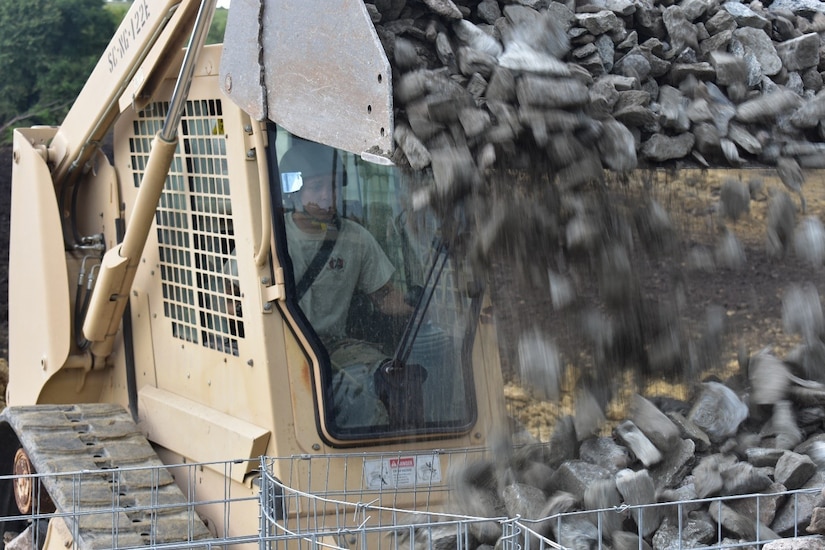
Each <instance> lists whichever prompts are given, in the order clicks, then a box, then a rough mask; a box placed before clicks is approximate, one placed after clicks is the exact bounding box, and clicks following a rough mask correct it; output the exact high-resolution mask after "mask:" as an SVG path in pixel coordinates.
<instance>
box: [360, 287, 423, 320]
mask: <svg viewBox="0 0 825 550" xmlns="http://www.w3.org/2000/svg"><path fill="white" fill-rule="evenodd" d="M404 298H405V297H404V293H403V292H401V291H400V290H398V289H397V288H395V286H393V284H392V283H387V284H385V285H384V286H382V287H381V288H379V289H378V290H376V291H375V292H373V293H372V294H370V299H371V300H372V301H373V303H374V304H375V305H376V307H378V309H379V310H381V313H384V314H385V315H403V316H409V315H411V314H412V312H413V308H412V307H410V305H409V304H408V303H407V302H406V300H405V299H404Z"/></svg>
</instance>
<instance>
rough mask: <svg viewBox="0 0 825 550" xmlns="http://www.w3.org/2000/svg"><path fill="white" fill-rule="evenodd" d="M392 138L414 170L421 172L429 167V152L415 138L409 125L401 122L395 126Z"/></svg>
mask: <svg viewBox="0 0 825 550" xmlns="http://www.w3.org/2000/svg"><path fill="white" fill-rule="evenodd" d="M393 138H394V139H395V142H396V143H397V144H398V146H399V147H400V148H401V150H402V151H403V152H404V155H405V156H406V157H407V161H408V162H409V163H410V167H412V168H413V169H414V170H423V169H424V168H426V167H427V166H429V165H430V160H431V158H430V152H429V151H428V150H427V148H426V147H425V146H424V144H423V143H421V140H420V139H418V138H417V137H416V135H415V134H414V133H413V131H412V129H411V128H410V126H409V124H406V123H403V122H400V123H398V124H396V126H395V130H394V132H393Z"/></svg>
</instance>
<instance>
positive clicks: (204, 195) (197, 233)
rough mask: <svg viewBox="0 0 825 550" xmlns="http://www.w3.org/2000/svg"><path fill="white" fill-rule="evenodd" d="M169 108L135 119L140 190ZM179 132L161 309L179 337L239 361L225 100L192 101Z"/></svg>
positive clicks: (162, 222) (163, 223) (162, 236)
mask: <svg viewBox="0 0 825 550" xmlns="http://www.w3.org/2000/svg"><path fill="white" fill-rule="evenodd" d="M168 108H169V104H168V103H166V102H158V103H153V104H151V105H149V106H148V107H147V108H146V109H144V110H143V111H141V112H140V113H139V114H138V116H137V118H136V119H135V120H134V121H133V136H132V137H131V138H130V139H129V149H130V163H131V168H132V173H133V180H134V185H135V186H136V187H138V186H139V185H140V181H141V179H142V177H143V173H144V171H145V168H146V163H147V162H148V158H149V151H150V148H151V143H152V140H153V139H154V137H155V135H156V134H157V132H158V131H159V130H160V128H161V126H162V125H163V120H164V118H165V117H166V112H167V110H168ZM178 133H179V136H180V141H179V144H178V148H177V150H176V152H175V157H174V160H173V161H172V166H171V168H170V170H169V174H168V176H167V178H166V184H165V187H164V191H163V195H162V196H161V200H160V204H159V205H158V210H157V214H156V222H157V232H158V247H159V256H160V275H161V281H162V290H163V312H164V315H165V316H166V317H167V318H168V319H170V320H171V328H172V334H173V336H174V337H176V338H179V339H181V340H185V341H187V342H192V343H196V344H197V343H199V344H201V345H203V346H204V347H208V348H211V349H215V350H217V351H220V352H223V353H226V354H230V355H236V356H237V355H238V341H239V340H240V339H242V338H243V337H244V324H243V318H242V311H241V302H240V296H241V293H240V288H239V285H238V276H237V261H236V259H235V238H234V231H233V227H232V217H231V215H232V209H231V204H230V197H229V171H228V168H227V163H226V139H225V136H224V130H223V119H222V110H221V102H220V100H216V99H210V100H193V101H187V103H186V108H185V111H184V114H183V117H182V119H181V122H180V127H179V128H178Z"/></svg>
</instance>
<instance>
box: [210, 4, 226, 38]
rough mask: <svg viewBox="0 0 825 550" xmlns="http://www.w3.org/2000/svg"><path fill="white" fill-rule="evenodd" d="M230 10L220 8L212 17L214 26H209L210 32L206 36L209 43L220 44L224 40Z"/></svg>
mask: <svg viewBox="0 0 825 550" xmlns="http://www.w3.org/2000/svg"><path fill="white" fill-rule="evenodd" d="M228 14H229V10H227V9H224V8H218V9H216V10H215V16H214V17H213V18H212V26H211V27H209V34H208V35H207V36H206V43H207V44H220V43H222V42H223V33H224V31H225V30H226V17H227V15H228Z"/></svg>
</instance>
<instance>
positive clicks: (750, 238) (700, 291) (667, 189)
mask: <svg viewBox="0 0 825 550" xmlns="http://www.w3.org/2000/svg"><path fill="white" fill-rule="evenodd" d="M731 177H733V178H741V179H742V181H744V182H748V181H750V180H752V179H759V180H761V181H763V182H764V189H763V191H762V192H761V193H760V194H759V195H758V200H752V201H751V202H750V212H749V213H748V214H747V215H746V216H745V217H744V218H740V219H739V220H738V221H737V222H736V223H735V224H734V223H731V222H728V223H727V224H726V225H727V227H728V228H729V229H730V230H732V231H733V232H734V234H735V235H736V236H737V237H738V239H739V240H740V242H741V243H742V245H743V247H744V249H745V255H746V258H747V261H746V263H745V265H744V266H743V267H742V268H741V269H739V270H733V269H725V268H717V269H715V270H713V271H711V272H707V271H701V270H696V269H691V268H689V262H688V255H689V253H690V251H691V250H694V249H697V248H698V247H703V246H704V247H708V248H711V249H712V247H713V246H714V245H715V243H716V242H718V240H719V238H720V226H719V216H718V205H719V191H720V188H721V185H722V183H723V181H724V180H725V179H727V178H731ZM655 180H656V181H654V182H653V183H652V184H651V185H650V186H649V189H648V191H640V189H641V186H636V187H635V189H633V190H630V191H628V193H633V197H634V198H636V197H641V196H646V195H647V193H649V196H652V197H653V198H655V199H656V200H657V201H658V202H659V203H660V204H662V206H664V207H665V208H666V209H667V210H668V212H669V214H670V216H671V218H672V220H673V222H674V224H675V226H676V227H677V229H678V230H679V231H680V233H681V239H680V242H679V244H678V245H677V246H676V249H675V251H674V254H672V255H668V256H667V257H662V258H650V257H645V255H644V254H640V255H639V256H640V257H641V258H642V261H641V262H640V263H639V264H637V265H635V266H634V267H635V269H636V272H637V273H638V275H639V277H640V279H641V287H642V289H643V291H642V292H643V295H644V297H645V298H647V299H649V300H651V301H652V302H654V303H665V302H669V303H674V302H676V301H677V299H676V297H677V292H676V288H677V287H678V288H681V294H679V295H678V296H679V297H680V300H679V301H678V303H679V304H680V305H679V316H680V318H681V319H682V320H683V321H684V322H685V323H686V324H687V325H688V326H689V327H691V328H692V330H693V331H694V332H696V331H698V330H701V329H702V327H703V326H704V325H705V320H706V315H707V311H708V309H709V308H710V307H714V306H718V307H721V308H723V310H724V313H725V316H724V317H725V331H724V335H725V336H724V343H723V347H722V350H721V357H720V359H719V361H718V362H717V363H716V364H715V365H709V367H711V368H710V369H709V370H707V371H704V372H703V373H701V375H700V376H699V377H698V378H696V379H683V382H684V383H682V384H678V385H674V384H672V383H671V382H670V381H669V380H665V379H664V378H663V377H659V378H657V377H656V376H652V377H650V378H648V379H646V380H645V381H644V383H643V384H642V387H639V386H638V385H637V384H628V379H627V378H626V377H623V378H622V380H621V381H619V380H610V381H606V382H607V383H608V384H610V385H615V386H620V385H625V389H624V392H625V395H627V393H626V392H627V391H641V392H642V393H643V394H644V395H648V396H649V395H668V396H673V397H679V398H684V399H687V398H689V397H690V395H691V390H692V389H694V388H695V386H696V383H697V382H699V381H700V380H701V378H702V377H706V376H708V375H717V376H719V377H721V378H726V377H727V376H730V375H731V374H735V373H737V372H739V370H740V369H739V361H738V358H739V355H740V354H743V353H744V354H747V355H750V354H753V353H755V352H757V351H759V350H761V349H763V348H765V347H771V348H772V350H773V352H774V353H776V354H777V356H779V357H784V356H785V355H786V354H787V353H788V352H789V351H791V350H792V349H793V348H794V347H795V346H796V345H797V344H798V343H799V339H798V337H796V336H793V335H789V334H786V333H785V332H784V331H783V326H782V297H783V295H784V293H785V292H786V290H787V289H788V288H789V287H790V286H791V285H795V284H796V285H801V284H804V283H812V284H814V285H815V286H816V288H817V289H818V291H819V294H820V296H823V295H825V277H823V274H824V273H825V272H823V269H825V267H822V266H820V267H819V268H815V267H813V266H812V265H811V264H810V263H808V262H806V261H804V260H802V259H800V258H799V257H797V256H796V254H795V253H794V252H793V251H790V252H789V253H788V254H787V255H786V256H785V257H784V258H782V259H775V258H771V257H770V256H769V255H768V253H767V251H766V244H765V243H766V214H767V205H768V201H767V198H768V195H769V194H770V193H771V192H772V191H771V189H775V190H782V189H784V187H783V185H782V183H781V181H780V180H779V179H778V178H777V177H776V173H775V171H774V170H773V169H758V170H757V169H752V170H747V171H738V172H732V171H701V170H682V171H676V172H665V171H659V172H658V173H657V176H656V178H655ZM803 189H804V195H805V199H806V202H807V209H806V215H808V216H817V217H818V218H819V219H820V220H822V219H825V172H823V171H817V172H813V173H808V174H807V175H806V182H805V186H804V188H803ZM621 195H622V193H621V192H619V196H620V198H621ZM624 198H627V197H624ZM792 198H793V201H794V204H795V205H796V206H797V222H798V221H799V220H801V219H802V217H803V214H802V213H801V211H800V209H799V205H800V203H799V198H798V197H797V196H796V195H793V194H792ZM595 277H596V274H595V273H593V279H595ZM525 279H531V280H525ZM494 280H495V284H494V285H493V290H492V292H493V296H494V309H495V312H496V320H497V323H498V326H499V333H500V334H504V335H508V334H509V335H512V337H504V338H501V339H500V342H499V345H500V348H501V349H502V360H503V363H504V371H505V378H506V379H508V380H515V379H517V372H518V364H517V356H518V350H517V344H518V335H519V334H522V333H523V332H524V331H525V330H529V329H531V328H532V327H538V328H539V330H540V331H541V332H542V333H543V334H546V335H549V336H551V337H552V339H553V340H554V341H555V344H556V345H557V347H558V349H559V351H560V353H561V355H562V360H563V363H564V364H565V365H567V366H568V367H571V366H572V367H574V368H573V369H569V370H571V371H574V372H577V373H580V372H583V371H587V370H588V369H592V368H593V358H592V353H591V350H590V345H589V344H588V343H587V342H586V341H585V340H584V338H583V337H582V331H581V329H580V326H581V325H580V323H579V320H578V317H577V316H578V311H575V310H574V311H573V312H568V311H565V310H563V311H559V312H557V311H554V310H553V307H552V304H551V302H550V299H549V293H548V286H549V285H548V282H547V277H546V274H545V273H543V272H541V271H540V270H539V271H538V272H535V273H532V274H531V277H524V276H523V272H520V271H518V270H512V269H509V267H508V266H499V269H498V270H497V271H496V273H495V277H494ZM577 286H578V289H579V290H582V291H583V294H585V295H586V294H588V293H590V294H592V293H594V292H595V291H594V290H593V287H594V286H595V285H594V284H593V281H579V284H578V285H577ZM616 378H619V376H618V375H617V377H616ZM569 387H571V388H572V384H569ZM505 392H506V395H507V397H508V399H509V401H510V403H511V405H513V406H514V408H515V411H516V412H515V416H516V417H517V418H518V419H519V420H520V421H521V422H522V423H523V424H524V425H526V426H527V427H528V428H530V430H531V432H533V433H534V434H536V435H539V436H540V437H541V438H542V439H544V440H546V438H547V436H548V435H549V433H548V430H550V429H552V424H553V419H555V418H556V417H557V416H558V415H559V414H562V413H564V414H566V413H569V412H570V411H571V405H572V402H571V400H570V399H571V397H572V396H571V395H567V396H566V397H565V398H564V399H563V400H562V403H561V404H557V403H547V402H541V401H538V400H536V399H534V398H533V397H531V395H530V392H529V391H525V389H524V388H521V387H518V386H517V385H516V384H513V383H510V384H508V385H507V387H506V388H505ZM616 393H619V394H621V393H622V392H621V391H618V390H617V392H616ZM625 402H626V401H625ZM622 407H623V403H622V402H621V400H615V401H614V403H613V404H612V407H611V408H608V410H607V411H606V412H607V413H608V414H607V415H608V420H611V414H612V415H613V418H612V420H622V419H623V418H625V417H623V416H622V415H623V414H624V412H626V411H625V410H624V409H623V408H622Z"/></svg>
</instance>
